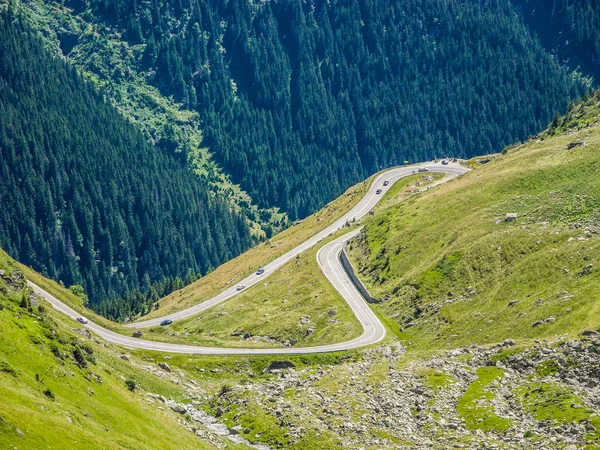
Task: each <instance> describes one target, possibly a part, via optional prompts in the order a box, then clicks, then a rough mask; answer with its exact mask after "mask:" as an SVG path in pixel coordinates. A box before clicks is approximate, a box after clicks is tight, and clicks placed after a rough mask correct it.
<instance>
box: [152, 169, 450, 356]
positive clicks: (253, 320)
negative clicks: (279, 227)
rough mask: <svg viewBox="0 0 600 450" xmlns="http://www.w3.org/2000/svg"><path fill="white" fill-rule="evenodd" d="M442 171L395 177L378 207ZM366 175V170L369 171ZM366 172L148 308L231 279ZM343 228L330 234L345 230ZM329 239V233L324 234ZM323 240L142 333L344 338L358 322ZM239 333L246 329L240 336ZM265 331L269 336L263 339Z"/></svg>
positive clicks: (301, 235)
mask: <svg viewBox="0 0 600 450" xmlns="http://www.w3.org/2000/svg"><path fill="white" fill-rule="evenodd" d="M443 177H444V176H443V175H442V174H431V175H426V176H423V175H413V176H410V177H407V178H406V179H404V180H402V181H401V182H398V183H397V184H396V185H394V186H393V187H392V188H391V189H390V190H389V191H388V192H387V193H386V196H385V197H384V198H383V199H382V200H381V203H380V204H379V205H378V206H377V208H382V207H383V208H385V207H386V206H389V205H393V204H396V203H398V202H401V201H403V200H404V199H406V198H407V197H409V196H410V195H413V193H414V191H415V190H416V189H423V188H425V186H427V185H428V184H430V183H432V182H435V181H438V180H441V179H442V178H443ZM371 180H372V178H371ZM369 183H370V180H367V181H365V182H363V183H360V184H358V185H356V186H354V187H353V188H351V189H350V190H349V191H348V192H347V193H346V195H344V196H342V197H340V198H338V199H336V200H335V201H333V202H332V203H330V204H329V205H328V206H327V207H326V208H324V209H323V210H321V211H319V212H318V213H316V214H314V215H312V216H310V217H308V218H307V219H305V220H304V221H302V222H301V223H299V224H297V225H295V226H294V227H291V228H290V229H288V230H286V231H284V232H282V233H281V234H280V235H277V236H276V237H274V238H273V239H271V240H270V241H268V242H265V243H263V244H260V245H258V246H256V247H254V248H253V249H251V250H249V251H248V252H246V253H244V254H242V255H240V256H239V257H238V258H236V259H234V260H233V261H230V262H229V263H227V264H224V265H223V266H220V267H219V268H218V269H217V270H215V272H213V273H211V274H209V275H208V276H206V277H204V278H202V279H200V280H198V281H197V282H195V283H192V284H191V285H189V286H187V287H185V288H184V289H182V290H180V291H177V292H174V293H173V294H171V295H169V296H168V297H166V298H164V299H162V300H161V301H160V305H161V309H159V310H158V311H155V312H154V313H153V314H151V315H153V316H156V315H157V314H160V313H164V312H165V311H169V310H172V308H174V307H179V308H181V306H179V305H189V304H190V301H191V300H194V301H195V302H200V301H202V300H203V299H205V298H208V297H209V296H210V295H215V294H216V293H218V290H217V289H218V287H219V286H221V289H224V288H225V287H227V286H228V285H229V286H230V285H232V284H233V283H235V282H237V280H239V279H240V278H241V277H242V276H243V275H247V274H248V273H249V272H251V271H254V270H256V268H258V267H260V265H262V264H264V263H265V262H266V261H269V259H267V258H271V259H272V258H273V257H274V256H275V255H279V254H281V253H283V251H284V250H288V249H290V248H291V247H292V245H295V244H298V243H300V242H301V241H302V240H303V239H306V238H307V237H309V236H311V235H313V234H314V233H316V232H317V231H318V230H319V229H322V228H324V227H325V226H326V225H329V224H330V223H331V222H332V221H333V220H334V219H335V218H337V217H339V216H341V215H342V214H343V213H345V212H346V211H347V210H349V209H350V208H351V207H352V206H354V204H355V203H356V202H357V201H358V200H359V199H360V198H362V196H363V195H364V192H365V190H366V188H367V186H368V185H369ZM347 232H349V230H347V229H345V230H342V231H340V232H339V233H337V234H336V235H335V236H339V235H341V234H345V233H347ZM331 239H333V237H332V238H331ZM328 241H329V239H328V240H325V241H323V242H322V243H321V244H319V245H318V246H316V247H315V248H313V249H311V250H309V251H307V252H305V253H304V254H302V255H300V256H299V257H298V258H296V259H295V260H294V261H291V262H289V263H288V264H286V265H285V266H284V267H282V268H281V269H280V270H278V271H277V272H276V273H274V274H273V275H271V276H270V277H268V278H265V280H264V283H261V284H258V285H255V286H252V287H250V288H249V289H247V290H246V291H244V292H243V293H241V294H240V295H237V296H236V297H234V298H232V299H230V300H228V301H227V302H225V303H223V304H221V305H219V306H217V307H215V308H213V309H210V310H208V311H206V312H204V313H202V314H198V315H196V316H193V317H191V318H189V319H186V320H181V321H177V322H175V323H174V324H173V325H171V326H169V327H166V328H165V327H155V328H152V329H150V330H149V332H148V333H147V334H146V336H145V337H146V338H147V339H153V340H161V341H169V342H180V343H185V344H189V343H195V344H199V345H210V346H242V347H247V346H252V347H273V346H274V347H278V346H281V343H286V345H288V344H289V345H295V346H311V345H323V344H330V343H336V342H343V341H346V340H350V339H352V338H355V337H358V336H360V334H361V333H362V331H363V330H362V328H361V327H360V324H359V323H358V321H357V320H356V317H355V316H354V314H353V313H352V310H351V309H350V307H349V306H348V305H347V304H346V302H345V301H344V300H343V298H342V297H341V296H340V295H339V293H338V292H337V291H335V289H333V287H332V286H331V284H330V283H329V282H328V281H327V279H326V278H325V276H324V275H323V273H322V272H321V269H320V268H319V266H318V264H317V261H316V255H317V251H318V250H319V248H320V247H321V246H323V245H325V244H326V243H327V242H328ZM244 336H246V337H245V338H244ZM265 338H270V339H265Z"/></svg>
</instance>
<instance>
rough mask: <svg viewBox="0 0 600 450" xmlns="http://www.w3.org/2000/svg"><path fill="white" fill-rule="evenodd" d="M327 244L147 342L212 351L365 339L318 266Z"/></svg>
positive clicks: (156, 332) (154, 332)
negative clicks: (206, 347)
mask: <svg viewBox="0 0 600 450" xmlns="http://www.w3.org/2000/svg"><path fill="white" fill-rule="evenodd" d="M343 232H344V233H347V232H348V230H344V231H343ZM326 242H328V240H327V241H324V242H323V243H322V244H321V245H319V246H317V247H316V248H313V249H311V250H309V251H307V252H305V253H304V254H302V255H300V256H299V257H298V258H295V259H294V260H293V261H290V262H289V263H288V264H286V265H285V266H283V267H282V268H281V269H280V270H278V271H277V272H276V273H274V274H273V275H271V276H270V277H268V278H265V280H264V282H263V283H260V284H257V285H255V286H253V287H251V288H248V290H246V291H244V292H242V293H240V294H238V295H237V296H235V297H234V298H233V299H231V300H228V301H227V302H225V303H223V304H221V305H218V306H215V307H214V308H211V309H210V310H208V311H206V312H204V313H202V314H199V315H197V316H194V317H192V318H189V319H185V320H181V321H177V322H175V323H173V325H171V326H169V327H168V328H165V327H156V328H153V329H150V330H149V331H150V333H148V334H147V335H146V338H148V339H157V340H168V341H169V342H181V343H188V344H189V343H194V344H199V345H210V346H242V347H248V346H251V347H265V346H267V347H270V346H280V345H281V344H282V343H285V344H286V345H295V346H311V345H322V344H328V343H335V342H344V341H347V340H350V339H353V338H355V337H358V336H360V335H361V334H362V331H363V330H362V327H361V326H360V324H359V323H358V321H357V320H356V317H355V316H354V313H353V312H352V310H351V309H350V307H349V306H348V304H347V303H346V302H345V301H344V300H343V298H342V297H341V296H340V295H339V293H338V292H337V291H336V290H335V289H334V287H333V286H332V285H331V283H329V281H328V280H327V279H326V278H325V276H324V275H323V274H322V272H321V269H320V268H319V265H318V263H317V259H316V254H317V251H318V249H319V248H320V247H321V246H322V245H324V244H325V243H326Z"/></svg>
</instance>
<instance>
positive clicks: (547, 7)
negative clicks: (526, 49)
mask: <svg viewBox="0 0 600 450" xmlns="http://www.w3.org/2000/svg"><path fill="white" fill-rule="evenodd" d="M513 2H514V3H515V5H516V6H518V7H519V8H520V11H521V12H522V14H523V17H524V19H525V21H526V23H527V24H528V25H530V26H531V28H532V29H533V30H534V31H536V32H537V34H538V36H539V37H540V39H541V41H542V43H543V44H544V46H545V47H546V48H549V49H553V52H554V53H555V54H556V56H557V57H558V58H559V60H560V61H564V62H565V63H566V64H569V65H570V66H571V67H578V68H579V70H581V71H583V72H584V73H587V74H590V75H593V76H594V77H595V78H596V80H600V40H598V36H600V14H599V11H598V3H597V2H595V1H594V0H577V1H569V0H557V1H553V2H548V1H546V0H513Z"/></svg>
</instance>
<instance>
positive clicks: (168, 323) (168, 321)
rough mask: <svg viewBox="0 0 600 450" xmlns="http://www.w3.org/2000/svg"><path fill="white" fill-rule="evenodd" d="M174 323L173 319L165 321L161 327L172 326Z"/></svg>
mask: <svg viewBox="0 0 600 450" xmlns="http://www.w3.org/2000/svg"><path fill="white" fill-rule="evenodd" d="M172 323H173V321H172V320H171V319H165V320H163V321H162V322H161V323H160V326H161V327H164V326H166V325H171V324H172Z"/></svg>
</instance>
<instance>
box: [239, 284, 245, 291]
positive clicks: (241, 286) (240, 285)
mask: <svg viewBox="0 0 600 450" xmlns="http://www.w3.org/2000/svg"><path fill="white" fill-rule="evenodd" d="M244 289H246V286H244V285H243V284H238V287H237V290H238V291H243V290H244Z"/></svg>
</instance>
